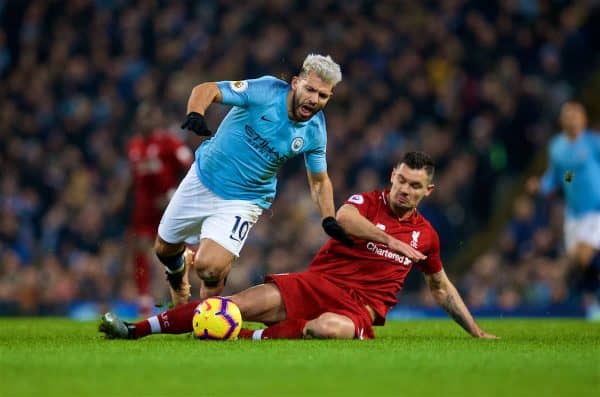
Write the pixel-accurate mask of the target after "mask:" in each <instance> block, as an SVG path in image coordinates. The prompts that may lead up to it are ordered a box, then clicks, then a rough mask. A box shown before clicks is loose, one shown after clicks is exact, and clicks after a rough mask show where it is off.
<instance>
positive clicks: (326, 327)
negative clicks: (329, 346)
mask: <svg viewBox="0 0 600 397" xmlns="http://www.w3.org/2000/svg"><path fill="white" fill-rule="evenodd" d="M306 333H307V335H309V336H312V337H315V338H330V339H331V338H335V339H352V338H353V337H354V324H353V323H352V321H351V320H350V319H347V321H345V319H344V318H343V317H342V316H340V315H339V314H334V313H323V314H321V315H320V316H319V317H318V318H316V319H314V320H311V321H309V322H308V323H307V324H306Z"/></svg>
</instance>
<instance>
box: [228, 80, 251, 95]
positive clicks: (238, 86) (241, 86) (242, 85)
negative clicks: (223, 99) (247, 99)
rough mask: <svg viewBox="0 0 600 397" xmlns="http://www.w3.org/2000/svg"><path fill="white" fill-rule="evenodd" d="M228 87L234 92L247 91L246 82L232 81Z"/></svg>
mask: <svg viewBox="0 0 600 397" xmlns="http://www.w3.org/2000/svg"><path fill="white" fill-rule="evenodd" d="M229 86H230V87H231V89H232V90H234V91H235V92H244V91H246V90H247V89H248V82H247V81H246V80H244V81H232V82H230V83H229Z"/></svg>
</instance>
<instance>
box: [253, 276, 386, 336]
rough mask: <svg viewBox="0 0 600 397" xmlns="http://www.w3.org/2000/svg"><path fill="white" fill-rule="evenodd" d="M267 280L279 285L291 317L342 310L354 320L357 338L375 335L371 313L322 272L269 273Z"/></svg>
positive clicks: (342, 312)
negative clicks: (323, 275) (322, 274)
mask: <svg viewBox="0 0 600 397" xmlns="http://www.w3.org/2000/svg"><path fill="white" fill-rule="evenodd" d="M265 282H268V283H274V284H275V285H276V286H277V288H279V292H280V293H281V297H282V298H283V304H284V306H285V311H286V313H287V317H288V318H300V319H304V320H312V319H315V318H317V317H319V316H320V315H321V314H323V313H326V312H329V313H336V314H341V315H343V316H346V317H349V318H350V319H351V320H352V322H353V323H354V337H355V338H358V339H373V338H374V337H375V335H374V333H373V325H372V321H371V316H370V315H369V312H368V311H367V309H366V308H365V307H364V305H362V304H361V303H360V302H357V301H356V300H355V299H353V298H352V296H350V294H348V292H346V291H345V290H344V289H342V288H340V287H338V286H337V285H335V284H333V283H332V282H330V281H329V280H327V279H325V278H324V277H321V275H320V274H319V273H314V272H301V273H283V274H270V275H267V276H265Z"/></svg>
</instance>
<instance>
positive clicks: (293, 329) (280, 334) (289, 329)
mask: <svg viewBox="0 0 600 397" xmlns="http://www.w3.org/2000/svg"><path fill="white" fill-rule="evenodd" d="M199 303H200V301H191V302H189V303H186V304H185V305H181V306H178V307H176V308H174V309H170V310H167V311H166V312H162V313H160V314H159V315H157V316H153V317H150V318H148V319H146V320H142V321H139V322H137V323H135V324H134V325H135V337H136V339H138V338H143V337H144V336H148V335H150V334H183V333H186V332H192V318H193V317H194V309H196V306H198V304H199ZM307 322H308V320H303V319H296V318H290V319H287V320H283V321H281V322H279V323H276V324H273V325H271V326H269V327H267V328H265V329H259V330H256V331H251V330H248V329H241V330H240V333H239V336H238V337H239V338H240V339H302V337H303V336H304V335H303V334H302V331H303V330H304V326H305V325H306V323H307Z"/></svg>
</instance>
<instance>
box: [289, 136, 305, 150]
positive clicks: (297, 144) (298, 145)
mask: <svg viewBox="0 0 600 397" xmlns="http://www.w3.org/2000/svg"><path fill="white" fill-rule="evenodd" d="M302 146H304V139H302V138H300V137H299V136H298V137H296V138H294V140H293V141H292V152H297V151H299V150H300V149H302Z"/></svg>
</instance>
